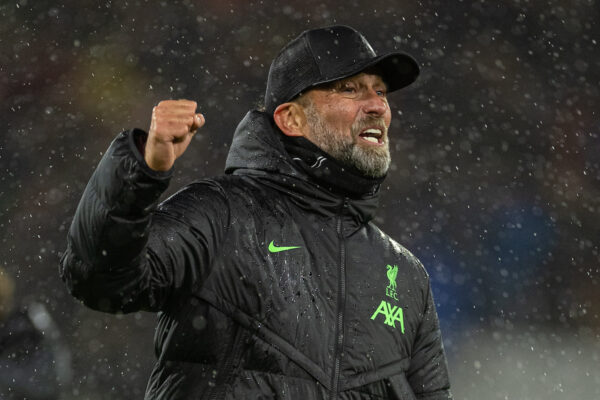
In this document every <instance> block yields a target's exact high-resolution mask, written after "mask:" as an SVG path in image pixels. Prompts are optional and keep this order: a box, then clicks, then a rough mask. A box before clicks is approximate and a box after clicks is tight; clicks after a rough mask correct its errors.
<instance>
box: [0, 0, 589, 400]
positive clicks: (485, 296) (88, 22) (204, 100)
mask: <svg viewBox="0 0 600 400" xmlns="http://www.w3.org/2000/svg"><path fill="white" fill-rule="evenodd" d="M599 9H600V7H599V4H598V1H597V0H574V1H571V0H546V1H529V0H510V1H509V0H503V1H484V0H462V1H460V0H459V1H455V2H451V3H449V2H444V1H441V0H437V1H430V0H427V1H410V2H409V1H393V2H392V1H381V0H372V1H369V2H368V3H365V2H360V1H357V0H347V1H341V0H340V1H337V0H336V1H330V2H325V1H313V0H307V1H305V2H302V5H300V3H298V4H295V2H277V1H274V0H262V1H256V0H252V1H242V0H232V1H223V2H212V1H192V0H183V1H169V2H167V1H162V2H151V1H141V0H136V1H122V2H112V1H103V2H86V1H84V2H81V1H74V0H65V1H61V2H49V1H32V0H29V1H28V0H16V1H13V2H10V3H8V2H3V3H2V4H0V16H1V20H2V24H1V25H0V99H1V104H2V105H1V107H2V109H1V114H0V115H1V127H2V133H1V134H0V255H1V258H0V267H1V268H2V270H0V271H1V272H0V274H1V275H3V276H5V279H7V280H8V279H10V280H11V281H12V282H14V289H15V291H14V295H13V296H11V297H12V300H13V307H12V310H13V312H25V314H24V315H29V316H30V317H31V312H29V314H27V311H28V310H31V309H34V310H38V311H39V310H40V308H39V307H40V306H43V309H42V311H43V312H45V313H47V318H51V319H52V320H53V321H55V325H56V326H55V327H56V329H58V330H59V331H60V333H61V338H62V339H61V340H62V341H64V343H65V346H63V347H61V348H63V351H64V352H70V353H71V357H72V361H71V360H68V362H69V363H71V364H72V372H70V371H69V372H64V371H63V372H62V373H63V375H62V378H60V377H59V378H57V379H58V382H59V391H60V395H58V396H60V397H61V398H69V399H70V398H78V399H79V398H81V399H83V398H88V399H105V398H106V399H120V398H123V399H125V398H141V397H142V394H143V391H144V388H145V382H146V379H147V376H148V374H149V371H150V368H151V366H152V363H153V345H152V334H153V328H154V316H153V315H149V314H143V313H136V314H133V315H120V316H112V315H104V314H101V313H98V312H94V311H91V310H88V309H86V308H84V307H83V306H81V305H80V304H79V303H78V302H76V301H75V300H74V299H73V298H71V297H70V296H69V295H68V293H67V292H66V289H65V287H64V285H63V284H62V282H61V281H60V279H59V277H58V273H57V268H58V259H59V257H60V254H61V251H62V250H63V249H64V247H65V240H66V231H67V229H68V227H69V224H70V220H71V217H72V215H73V213H74V211H75V208H76V205H77V202H78V200H79V197H80V195H81V193H82V191H83V188H84V186H85V184H86V182H87V180H88V178H89V176H90V175H91V173H92V171H93V169H94V168H95V165H96V163H97V162H98V161H99V159H100V157H101V155H102V152H103V151H104V150H105V149H106V148H107V147H108V144H109V143H110V141H111V140H112V138H113V137H114V136H115V135H116V134H117V133H118V132H119V131H121V130H123V129H127V128H130V127H140V128H144V129H147V128H148V125H149V118H150V113H151V110H152V107H153V106H154V105H155V104H156V103H157V102H158V101H159V100H161V99H165V98H188V99H192V100H195V101H197V102H198V104H199V107H200V111H201V112H202V113H204V115H205V116H206V120H207V123H206V126H205V127H204V128H203V129H202V132H201V133H200V134H198V135H196V137H195V141H194V143H193V144H192V146H191V148H190V150H189V151H188V152H187V153H186V154H185V156H184V157H183V158H182V159H181V160H180V161H179V162H178V165H177V166H176V168H177V170H176V174H175V179H174V180H173V181H172V184H171V188H170V189H169V193H172V192H173V191H175V190H177V189H178V188H179V187H181V186H182V185H183V184H185V183H187V182H189V181H191V180H195V179H200V178H202V177H205V176H210V175H214V174H218V173H220V172H221V171H222V168H223V165H224V161H225V157H226V154H227V150H228V146H229V143H230V140H231V137H232V134H233V130H234V128H235V126H236V124H237V122H238V121H239V120H240V119H241V118H242V117H243V115H244V114H245V113H246V111H247V110H249V109H251V108H255V107H257V106H259V105H260V103H261V98H262V95H263V91H264V87H265V81H266V75H267V70H268V68H269V64H270V61H271V59H272V58H273V57H274V56H275V55H276V54H277V52H278V50H279V49H280V48H281V46H283V44H285V43H286V42H287V41H288V40H289V39H291V38H292V37H295V36H296V35H297V34H298V33H300V32H301V31H303V30H304V29H307V28H309V27H315V26H323V25H330V24H334V23H336V24H339V23H341V24H348V25H351V26H353V27H355V28H357V29H359V30H361V31H362V32H363V33H364V34H365V36H366V37H367V38H368V39H369V41H370V42H371V44H373V47H374V48H375V50H376V51H380V52H383V51H386V50H391V49H401V50H404V51H406V52H408V53H410V54H412V55H413V56H414V57H415V58H416V59H417V60H418V61H419V62H420V65H421V67H422V74H421V76H420V78H419V80H418V81H417V83H416V84H414V85H413V86H411V87H410V88H409V89H406V90H404V91H401V92H399V93H396V94H392V95H390V102H391V105H392V110H393V121H392V127H391V129H390V135H391V141H392V142H391V143H392V157H393V166H392V170H391V172H390V174H389V175H388V178H387V180H386V182H385V185H384V186H385V187H384V188H383V193H382V200H381V204H382V207H381V209H380V212H379V213H378V217H377V223H378V224H379V225H380V226H381V227H382V228H383V229H384V230H385V231H386V232H388V233H389V234H390V235H391V236H392V237H394V238H396V239H397V240H398V241H399V242H400V243H402V244H403V245H405V246H406V247H407V248H409V249H410V250H411V251H412V252H413V253H415V254H416V255H417V256H418V257H419V258H420V259H421V261H422V262H423V263H424V264H425V266H426V268H427V270H428V271H429V273H430V275H431V277H432V282H433V290H434V296H435V298H436V303H438V312H439V314H440V318H441V322H442V329H443V334H444V337H445V345H446V351H447V353H448V356H449V362H450V371H451V378H452V381H453V384H454V387H455V388H454V393H455V396H456V398H457V399H462V398H465V399H478V398H485V399H496V398H497V399H504V398H517V397H511V396H520V397H518V398H522V399H525V398H530V399H534V398H536V399H537V398H540V399H542V398H543V399H554V398H557V399H558V398H578V399H592V398H600V377H599V375H598V372H597V370H598V365H600V319H599V313H600V304H599V302H600V296H599V295H598V291H599V289H600V285H599V279H600V249H599V242H600V241H599V239H600V138H599V134H600V132H599V130H600V129H599V128H600V118H599V115H598V113H599V111H598V110H599V109H600V93H599V92H600V68H599V67H600V50H599V44H598V41H600V29H599V27H598V22H597V18H596V16H597V15H598V11H599ZM0 287H1V286H0ZM6 287H8V286H6ZM0 290H2V289H0ZM7 290H8V289H5V294H6V293H8V292H7ZM1 298H2V296H0V299H1ZM36 307H38V308H36ZM0 310H1V308H0ZM42 311H39V312H42ZM34 314H35V313H34ZM2 315H3V314H2V312H0V316H2ZM34 319H35V318H34ZM38 319H39V318H38ZM7 326H8V325H7V324H6V323H4V322H1V321H0V328H2V329H5V330H6V329H7V328H6V327H7ZM45 326H46V328H44V325H43V324H42V325H41V326H38V329H39V330H40V331H41V332H44V335H45V337H46V339H49V337H50V336H52V335H51V334H49V333H48V334H47V333H46V332H49V331H45V330H44V329H46V330H47V329H49V328H48V325H45ZM2 334H4V333H0V337H1V335H2ZM54 336H56V335H54ZM1 340H2V339H0V343H2V341H1ZM50 341H51V340H50ZM48 345H49V346H53V344H52V343H50V344H48ZM36 349H37V346H36ZM5 356H6V354H4V353H3V349H2V348H1V347H0V363H1V362H4V361H3V359H1V357H5ZM67 359H68V358H67ZM62 362H63V364H64V362H65V357H63V361H62ZM59 364H60V363H59ZM50 365H51V366H54V367H56V365H57V364H56V362H51V363H50ZM63 367H64V365H63ZM562 368H565V369H564V370H563V369H562ZM563 371H569V373H563ZM0 374H2V370H1V369H0ZM65 374H66V375H65ZM59 375H60V374H59ZM65 376H66V378H65ZM32 379H35V376H34V377H33V378H32ZM61 379H62V380H61ZM0 382H1V380H0ZM2 390H6V389H5V388H2V387H0V393H1V392H2ZM6 396H8V394H7V395H6ZM0 398H3V397H2V396H1V395H0ZM6 398H11V397H6ZM15 398H16V397H15ZM32 398H33V397H32Z"/></svg>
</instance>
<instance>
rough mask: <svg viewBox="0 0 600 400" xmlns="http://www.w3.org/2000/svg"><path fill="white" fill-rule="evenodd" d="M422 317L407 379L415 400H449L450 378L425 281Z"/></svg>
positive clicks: (433, 305)
mask: <svg viewBox="0 0 600 400" xmlns="http://www.w3.org/2000/svg"><path fill="white" fill-rule="evenodd" d="M427 282H428V283H427V289H426V301H425V310H424V314H423V319H422V321H421V324H420V326H419V329H418V332H417V335H416V339H415V343H414V345H413V352H412V357H411V363H410V367H409V369H408V372H407V378H408V382H409V384H410V386H411V387H412V389H413V391H414V393H415V396H416V398H417V399H424V400H425V399H426V400H448V399H452V394H451V393H450V379H449V376H448V365H447V362H446V355H445V353H444V347H443V344H442V334H441V331H440V326H439V320H438V316H437V312H436V309H435V303H434V302H433V295H432V293H431V285H430V284H429V280H427Z"/></svg>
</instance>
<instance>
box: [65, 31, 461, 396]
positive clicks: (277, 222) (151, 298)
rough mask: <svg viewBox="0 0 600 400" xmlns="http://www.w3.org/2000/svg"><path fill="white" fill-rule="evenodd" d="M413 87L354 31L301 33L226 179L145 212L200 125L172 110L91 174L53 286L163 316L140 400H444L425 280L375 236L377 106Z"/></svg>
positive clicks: (406, 66)
mask: <svg viewBox="0 0 600 400" xmlns="http://www.w3.org/2000/svg"><path fill="white" fill-rule="evenodd" d="M417 75H418V66H417V64H416V62H415V61H414V60H412V58H410V57H409V56H407V55H404V54H401V53H390V54H386V55H383V56H377V55H376V54H375V52H374V51H373V49H372V48H371V46H370V45H369V44H368V42H367V41H366V39H365V38H364V37H363V36H362V35H361V34H360V33H358V32H357V31H355V30H353V29H351V28H349V27H345V26H334V27H328V28H323V29H314V30H310V31H307V32H304V33H303V34H301V35H300V36H299V37H298V38H296V39H294V40H293V41H291V42H290V43H289V44H288V45H287V46H286V47H284V49H283V50H282V51H281V52H280V54H279V55H278V56H277V57H276V58H275V60H274V61H273V64H272V65H271V68H270V71H269V77H268V82H267V90H266V94H265V104H266V111H265V112H259V111H252V112H250V113H248V114H247V115H246V117H245V118H244V120H243V121H242V122H241V123H240V125H239V126H238V128H237V130H236V132H235V134H234V138H233V143H232V145H231V149H230V152H229V155H228V158H227V162H226V167H225V172H226V174H225V175H224V176H219V177H216V178H213V179H207V180H203V181H200V182H196V183H193V184H191V185H189V186H188V187H186V188H184V189H183V190H181V191H180V192H179V193H177V194H175V195H174V196H172V197H171V198H169V199H167V200H166V201H165V202H164V203H162V204H161V205H159V206H158V207H157V206H156V203H157V200H158V198H159V196H160V195H161V193H162V192H163V191H164V190H165V188H166V187H167V185H168V182H169V179H170V177H171V173H172V172H171V171H172V169H173V168H174V167H173V165H174V163H175V160H176V159H177V158H178V157H179V156H180V155H181V154H182V153H183V152H184V151H185V149H186V148H187V146H188V144H189V143H190V140H191V138H192V136H193V134H194V133H195V132H196V130H197V129H199V128H200V127H201V126H202V125H203V124H204V117H203V116H202V115H201V114H197V113H196V103H194V102H192V101H187V100H168V101H164V102H161V103H159V104H158V106H156V107H155V108H154V110H153V113H152V121H151V125H150V130H149V132H148V134H147V135H146V133H145V132H143V131H140V130H132V131H127V132H124V133H122V134H121V135H119V136H118V137H117V139H116V140H115V141H114V142H113V143H112V145H111V147H110V148H109V150H108V151H107V153H106V154H105V156H104V157H103V159H102V160H101V162H100V164H99V166H98V168H97V170H96V171H95V173H94V175H93V176H92V178H91V180H90V182H89V184H88V186H87V188H86V190H85V192H84V194H83V198H82V200H81V203H80V205H79V207H78V209H77V212H76V215H75V218H74V220H73V224H72V226H71V229H70V231H69V236H68V248H67V250H66V252H65V254H64V256H63V258H62V267H61V274H62V277H63V279H64V280H65V281H66V283H67V285H68V287H69V290H70V291H71V292H72V294H73V295H74V296H76V297H78V298H80V299H82V300H83V301H84V303H85V304H86V305H88V306H89V307H92V308H94V309H97V310H101V311H107V312H131V311H135V310H147V311H155V312H158V313H159V320H158V327H157V331H156V337H155V341H156V354H157V358H158V360H157V363H156V365H155V368H154V370H153V372H152V375H151V377H150V381H149V384H148V387H147V391H146V398H147V399H184V398H185V399H192V398H193V399H196V398H198V399H200V398H202V399H213V398H214V399H338V398H339V399H380V398H390V399H415V398H419V399H449V398H451V395H450V391H449V380H448V373H447V368H446V360H445V356H444V352H443V348H442V341H441V335H440V332H439V326H438V320H437V315H436V311H435V307H434V303H433V299H432V295H431V290H430V285H429V278H428V275H427V273H426V272H425V270H424V268H423V267H422V265H421V264H420V263H419V261H418V260H417V259H416V258H415V257H414V256H413V255H412V254H410V253H409V252H408V251H407V250H406V249H404V248H403V247H402V246H400V245H399V244H397V243H396V242H394V241H393V240H392V239H391V238H389V237H388V236H387V235H385V234H384V233H383V232H382V231H381V230H379V229H378V228H377V227H376V226H375V225H374V224H373V223H372V222H370V221H371V219H372V216H373V212H374V211H375V208H376V205H377V192H378V188H379V185H380V184H381V182H382V180H383V178H384V176H385V175H386V172H387V169H388V166H389V163H390V155H389V149H388V127H389V125H390V120H391V112H390V109H389V106H388V103H387V100H386V92H389V91H393V90H397V89H400V88H402V87H405V86H407V85H409V84H410V83H412V82H413V81H414V80H415V79H416V77H417Z"/></svg>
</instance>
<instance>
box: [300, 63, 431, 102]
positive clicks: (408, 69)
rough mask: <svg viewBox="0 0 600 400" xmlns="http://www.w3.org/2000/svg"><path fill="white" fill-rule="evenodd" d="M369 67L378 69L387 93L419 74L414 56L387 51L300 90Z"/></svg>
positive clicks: (408, 83)
mask: <svg viewBox="0 0 600 400" xmlns="http://www.w3.org/2000/svg"><path fill="white" fill-rule="evenodd" d="M369 68H378V69H379V72H380V74H381V79H383V81H384V82H385V84H386V85H387V90H388V93H389V92H393V91H395V90H398V89H402V88H404V87H406V86H408V85H410V84H411V83H413V82H414V81H415V80H416V79H417V77H418V76H419V64H417V62H416V61H415V59H414V58H412V57H411V56H409V55H408V54H405V53H388V54H384V55H381V56H377V57H374V58H372V59H370V60H366V61H362V62H360V63H356V64H354V65H353V66H352V68H350V69H348V70H346V71H339V73H336V74H335V76H332V77H327V79H324V80H321V81H319V82H316V83H314V84H312V85H311V86H309V87H307V88H305V89H303V90H302V91H305V90H306V89H309V88H313V87H315V86H319V85H322V84H324V83H330V82H334V81H337V80H339V79H344V78H348V77H350V76H353V75H356V74H358V73H360V72H362V71H364V70H366V69H369Z"/></svg>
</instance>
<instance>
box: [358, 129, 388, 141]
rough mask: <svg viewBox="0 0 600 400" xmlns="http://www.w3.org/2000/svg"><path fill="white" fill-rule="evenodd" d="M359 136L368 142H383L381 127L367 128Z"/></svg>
mask: <svg viewBox="0 0 600 400" xmlns="http://www.w3.org/2000/svg"><path fill="white" fill-rule="evenodd" d="M359 136H360V137H361V138H362V139H363V140H364V141H366V142H369V143H372V144H383V132H382V131H381V129H379V128H367V129H365V130H364V131H362V132H361V133H360V135H359Z"/></svg>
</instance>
